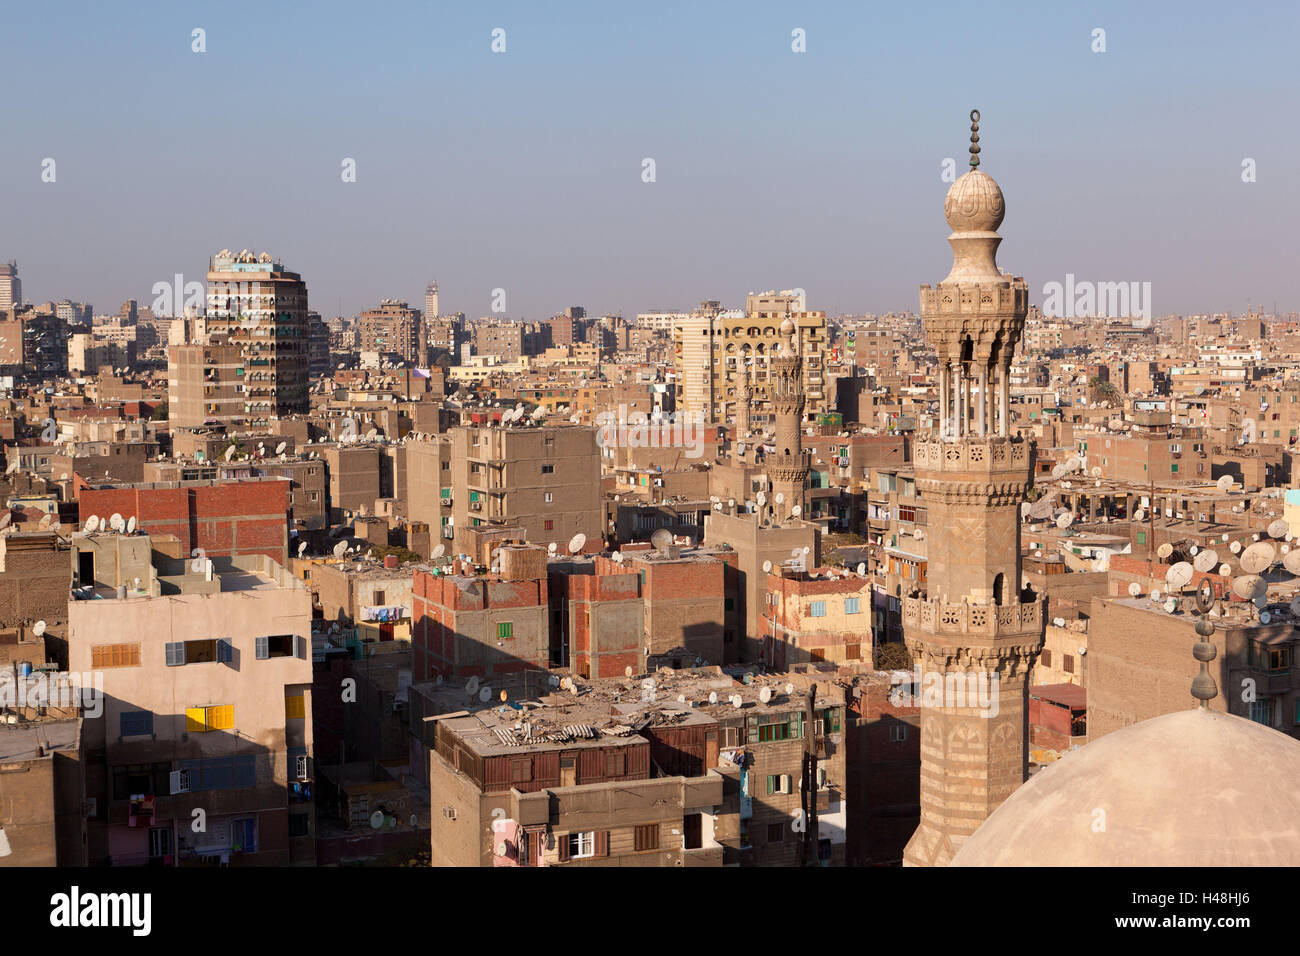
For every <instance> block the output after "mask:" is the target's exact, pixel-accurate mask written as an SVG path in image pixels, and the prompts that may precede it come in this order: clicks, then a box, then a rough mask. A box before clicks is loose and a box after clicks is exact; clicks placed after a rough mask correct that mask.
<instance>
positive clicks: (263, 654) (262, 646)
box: [256, 637, 271, 661]
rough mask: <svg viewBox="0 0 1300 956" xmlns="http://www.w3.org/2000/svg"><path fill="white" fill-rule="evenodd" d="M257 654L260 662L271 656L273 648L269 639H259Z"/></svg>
mask: <svg viewBox="0 0 1300 956" xmlns="http://www.w3.org/2000/svg"><path fill="white" fill-rule="evenodd" d="M256 653H257V659H258V660H259V661H264V660H266V659H267V658H268V657H270V656H271V648H270V643H269V638H265V637H259V638H258V639H257V651H256Z"/></svg>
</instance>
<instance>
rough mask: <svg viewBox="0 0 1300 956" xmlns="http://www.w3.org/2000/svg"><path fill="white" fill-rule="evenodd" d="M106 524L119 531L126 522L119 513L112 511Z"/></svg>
mask: <svg viewBox="0 0 1300 956" xmlns="http://www.w3.org/2000/svg"><path fill="white" fill-rule="evenodd" d="M108 526H109V527H110V528H112V529H113V530H114V531H121V530H122V529H123V528H125V527H126V522H125V521H123V520H122V516H121V515H120V514H118V513H117V512H116V511H114V512H113V514H112V516H110V517H109V519H108Z"/></svg>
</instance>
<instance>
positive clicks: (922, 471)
mask: <svg viewBox="0 0 1300 956" xmlns="http://www.w3.org/2000/svg"><path fill="white" fill-rule="evenodd" d="M978 119H979V114H978V113H974V112H973V113H972V114H971V120H972V124H971V130H972V136H971V144H972V146H971V170H970V172H968V173H966V174H965V175H964V176H962V177H961V178H960V179H958V180H957V181H956V182H955V183H953V185H952V188H951V189H949V191H948V196H947V199H946V201H945V202H944V214H945V216H946V217H947V219H948V223H949V225H950V226H951V227H952V230H953V231H952V235H950V236H949V237H948V243H949V245H950V246H951V247H952V252H953V266H952V271H951V272H950V273H949V274H948V277H947V278H945V279H944V280H943V281H942V282H940V283H939V284H938V285H937V286H935V287H934V288H930V287H929V286H922V287H921V316H922V319H923V320H924V322H925V333H926V337H927V338H928V339H929V341H930V343H931V345H933V346H934V349H935V352H936V353H937V355H938V360H939V409H938V415H937V416H936V426H935V430H934V432H933V433H932V434H931V435H929V436H926V437H924V438H920V439H918V440H917V442H916V444H915V446H914V451H913V455H914V459H915V461H914V465H915V473H916V486H917V491H918V492H919V493H920V495H921V498H922V499H923V500H924V501H925V503H926V506H927V510H928V515H929V521H928V526H927V531H928V534H927V539H928V546H927V550H928V564H927V584H926V594H925V595H920V594H913V595H903V596H902V597H903V635H904V640H905V641H906V643H907V646H908V649H909V650H910V651H911V652H912V656H913V659H914V663H915V665H916V667H917V668H919V670H920V672H921V674H922V675H923V681H922V684H923V686H922V688H921V690H922V696H921V822H920V825H919V826H918V827H917V830H916V833H915V834H914V835H913V836H912V839H911V841H910V842H909V843H908V845H907V850H906V851H905V853H904V863H905V864H909V865H913V866H941V865H946V864H947V863H948V862H949V861H950V860H951V859H952V856H953V854H955V853H956V852H957V850H958V849H959V848H960V847H961V845H962V843H963V842H964V841H965V840H966V838H967V837H969V836H970V835H971V834H972V833H973V832H974V831H975V829H976V828H977V827H978V826H979V825H980V824H981V823H982V822H984V820H985V819H986V818H987V817H988V815H989V814H991V813H992V812H993V811H994V810H995V809H997V807H998V806H999V805H1000V804H1001V803H1002V801H1003V800H1005V799H1006V798H1007V797H1009V796H1010V795H1011V793H1012V792H1013V791H1015V789H1016V788H1017V787H1019V786H1020V785H1021V784H1022V783H1023V782H1024V780H1025V778H1026V775H1027V771H1028V683H1027V681H1028V673H1029V668H1030V666H1031V665H1032V664H1033V661H1034V659H1035V658H1036V656H1037V654H1038V651H1039V649H1040V648H1041V647H1042V640H1043V624H1044V621H1043V617H1044V610H1045V602H1044V601H1043V600H1042V599H1040V598H1038V597H1036V596H1035V595H1033V594H1032V593H1028V592H1026V591H1024V590H1022V588H1021V581H1022V577H1021V562H1020V504H1021V502H1023V501H1024V500H1025V495H1026V493H1027V492H1028V491H1029V489H1030V488H1031V487H1032V485H1033V471H1034V456H1035V447H1034V443H1033V442H1032V441H1029V440H1026V439H1022V438H1020V437H1017V436H1013V435H1012V434H1011V427H1010V401H1009V398H1010V370H1011V360H1012V356H1013V355H1014V353H1015V347H1016V344H1017V342H1018V341H1019V340H1020V336H1021V333H1022V332H1023V329H1024V323H1025V315H1026V313H1027V311H1028V307H1029V292H1028V287H1027V285H1026V284H1025V281H1024V280H1023V279H1021V278H1019V277H1015V276H1008V275H1003V274H1002V272H1001V271H1000V270H999V269H998V267H997V262H996V253H997V247H998V244H999V243H1000V242H1001V241H1002V239H1001V237H1000V236H999V235H998V233H997V229H998V227H999V226H1000V225H1001V224H1002V218H1003V215H1004V213H1005V206H1004V203H1003V197H1002V190H1001V189H1000V188H999V187H998V184H997V183H996V182H995V181H994V180H993V178H992V177H991V176H989V175H987V174H986V173H983V172H981V171H980V170H978V169H977V168H976V167H977V166H978V165H979V155H978V154H979V146H978V145H977V144H978V141H979V134H978V132H977V129H978ZM925 675H930V676H929V677H926V676H925ZM932 684H933V685H937V686H938V688H939V690H938V693H937V694H935V695H933V696H927V694H926V693H925V692H924V691H925V689H926V688H927V687H929V686H931V685H932Z"/></svg>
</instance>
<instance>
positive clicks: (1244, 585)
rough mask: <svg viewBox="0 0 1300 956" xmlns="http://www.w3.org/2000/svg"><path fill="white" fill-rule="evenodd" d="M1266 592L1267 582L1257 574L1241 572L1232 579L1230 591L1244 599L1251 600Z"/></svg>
mask: <svg viewBox="0 0 1300 956" xmlns="http://www.w3.org/2000/svg"><path fill="white" fill-rule="evenodd" d="M1267 592H1268V582H1267V581H1265V580H1264V579H1263V578H1261V577H1260V576H1259V575H1258V574H1242V575H1239V576H1238V577H1235V578H1233V579H1232V593H1233V594H1235V595H1237V597H1239V598H1241V599H1242V600H1244V601H1253V600H1254V599H1255V598H1256V597H1257V596H1259V595H1261V594H1266V593H1267Z"/></svg>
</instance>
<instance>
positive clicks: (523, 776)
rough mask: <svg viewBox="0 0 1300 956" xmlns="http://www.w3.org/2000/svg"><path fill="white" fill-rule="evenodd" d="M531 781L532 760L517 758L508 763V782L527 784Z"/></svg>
mask: <svg viewBox="0 0 1300 956" xmlns="http://www.w3.org/2000/svg"><path fill="white" fill-rule="evenodd" d="M532 779H533V758H532V757H517V758H515V759H513V760H511V761H510V782H511V783H528V782H529V781H531V780H532Z"/></svg>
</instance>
